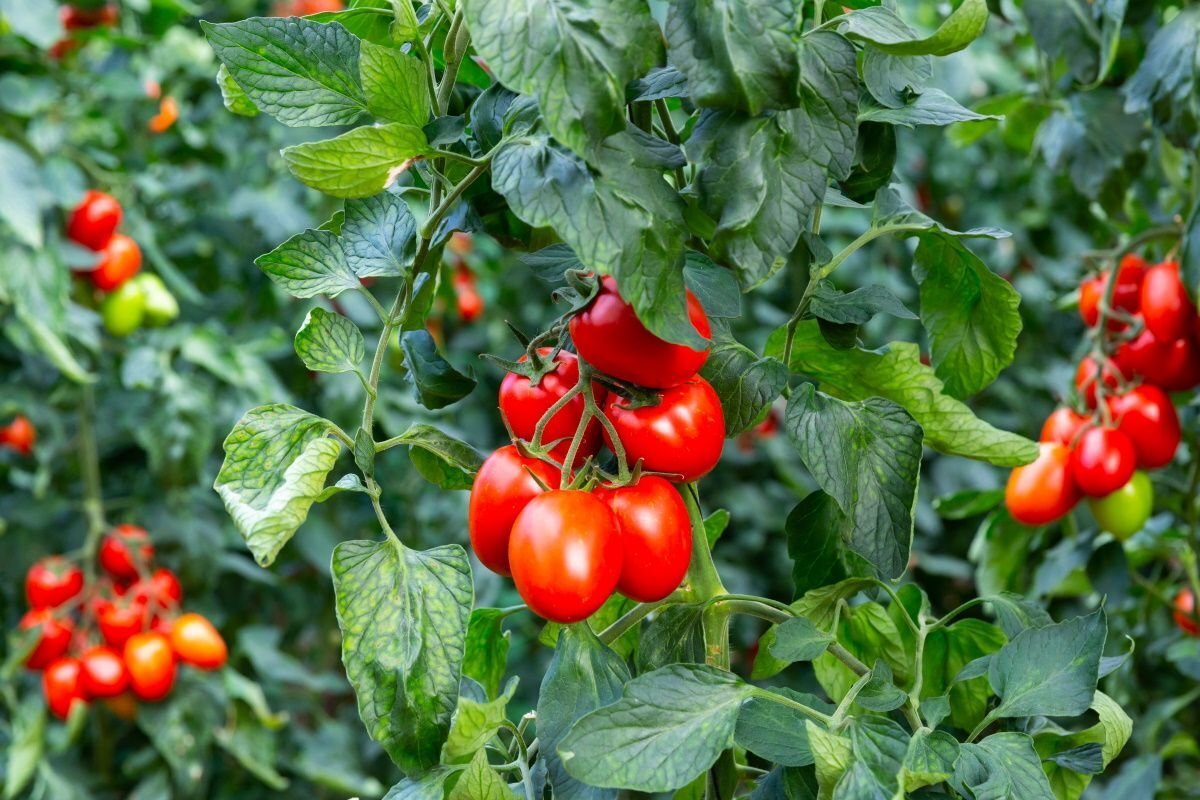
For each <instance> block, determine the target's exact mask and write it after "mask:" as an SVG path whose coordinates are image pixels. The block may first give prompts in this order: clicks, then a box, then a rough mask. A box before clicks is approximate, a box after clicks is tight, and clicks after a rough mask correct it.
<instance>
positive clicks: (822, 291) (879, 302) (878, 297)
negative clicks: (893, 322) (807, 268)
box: [808, 281, 917, 325]
mask: <svg viewBox="0 0 1200 800" xmlns="http://www.w3.org/2000/svg"><path fill="white" fill-rule="evenodd" d="M808 310H809V312H810V313H811V314H812V315H813V316H814V317H818V318H820V319H823V320H828V321H829V322H837V323H841V324H847V325H865V324H866V323H868V322H870V321H871V318H872V317H874V316H875V315H876V314H891V315H892V316H893V317H896V318H897V319H916V318H917V315H916V314H914V313H912V312H911V311H909V310H908V309H907V308H906V307H905V305H904V303H902V302H900V300H899V298H897V297H896V295H894V294H892V293H891V292H890V291H889V290H888V289H886V288H884V287H882V286H863V287H862V288H860V289H855V290H854V291H852V292H843V291H840V290H839V289H837V288H836V287H834V286H833V284H831V283H829V282H828V281H819V282H818V283H817V285H816V288H815V289H814V290H813V293H812V296H811V297H810V299H809V306H808Z"/></svg>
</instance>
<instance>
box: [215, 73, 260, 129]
mask: <svg viewBox="0 0 1200 800" xmlns="http://www.w3.org/2000/svg"><path fill="white" fill-rule="evenodd" d="M217 86H218V87H219V88H220V89H221V101H222V102H223V103H225V108H227V109H229V110H230V111H232V112H233V113H234V114H237V115H238V116H242V117H257V116H258V106H256V105H254V101H253V100H251V99H250V98H249V97H248V96H247V95H246V90H245V89H243V88H242V87H241V86H238V82H237V81H235V80H234V79H233V76H232V75H230V74H229V67H227V66H225V65H224V64H222V65H221V66H220V67H219V68H218V69H217Z"/></svg>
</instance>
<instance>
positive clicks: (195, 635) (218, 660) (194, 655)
mask: <svg viewBox="0 0 1200 800" xmlns="http://www.w3.org/2000/svg"><path fill="white" fill-rule="evenodd" d="M171 647H172V648H173V649H174V650H175V655H177V656H179V660H180V661H182V662H183V663H185V664H191V665H192V666H193V667H197V668H199V669H208V670H211V669H220V668H221V667H223V666H225V662H226V660H228V658H229V651H228V648H226V646H225V640H224V639H223V638H222V637H221V634H220V632H219V631H217V629H216V628H215V627H213V624H212V623H211V622H209V621H208V620H207V619H205V618H204V617H202V616H200V615H199V614H184V615H183V616H182V617H180V618H179V619H177V620H175V624H174V625H172V626H171Z"/></svg>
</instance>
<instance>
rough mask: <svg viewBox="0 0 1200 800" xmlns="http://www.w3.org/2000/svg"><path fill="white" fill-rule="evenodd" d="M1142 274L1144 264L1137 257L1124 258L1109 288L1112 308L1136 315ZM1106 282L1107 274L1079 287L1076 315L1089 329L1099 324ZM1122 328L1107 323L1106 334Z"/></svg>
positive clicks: (1089, 280) (1113, 321)
mask: <svg viewBox="0 0 1200 800" xmlns="http://www.w3.org/2000/svg"><path fill="white" fill-rule="evenodd" d="M1145 274H1146V262H1145V261H1144V260H1142V258H1141V256H1135V255H1132V254H1130V255H1127V256H1125V258H1123V259H1122V260H1121V266H1120V267H1119V268H1118V269H1117V285H1116V286H1115V287H1113V308H1117V309H1120V310H1122V311H1125V312H1127V313H1129V314H1136V313H1137V312H1138V309H1139V307H1140V305H1141V294H1142V280H1143V278H1144V277H1145ZM1107 282H1108V272H1102V273H1100V274H1099V275H1097V276H1096V277H1094V278H1089V279H1088V280H1086V281H1084V282H1083V283H1082V284H1081V285H1080V287H1079V315H1080V316H1081V317H1082V318H1083V322H1084V324H1085V325H1087V326H1088V327H1089V328H1093V327H1095V326H1096V323H1097V322H1099V321H1100V300H1101V298H1103V297H1104V289H1105V284H1106V283H1107ZM1123 327H1125V326H1124V325H1123V324H1122V323H1120V322H1118V321H1116V320H1110V321H1109V323H1108V328H1109V330H1120V329H1121V328H1123Z"/></svg>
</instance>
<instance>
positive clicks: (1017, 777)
mask: <svg viewBox="0 0 1200 800" xmlns="http://www.w3.org/2000/svg"><path fill="white" fill-rule="evenodd" d="M950 785H951V786H953V787H954V789H955V791H957V792H958V793H959V794H960V795H963V796H965V797H974V798H987V800H1054V793H1053V792H1052V791H1051V790H1050V784H1049V783H1048V782H1047V780H1046V775H1045V773H1044V772H1042V765H1041V761H1040V759H1039V758H1038V754H1037V752H1036V751H1035V750H1034V749H1033V740H1032V739H1030V738H1029V736H1028V735H1026V734H1024V733H996V734H993V735H991V736H989V737H987V738H986V739H984V740H983V741H981V742H979V743H978V744H964V745H963V746H962V747H961V749H960V751H959V759H958V763H957V764H956V765H955V769H954V776H953V777H952V778H951V782H950Z"/></svg>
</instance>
